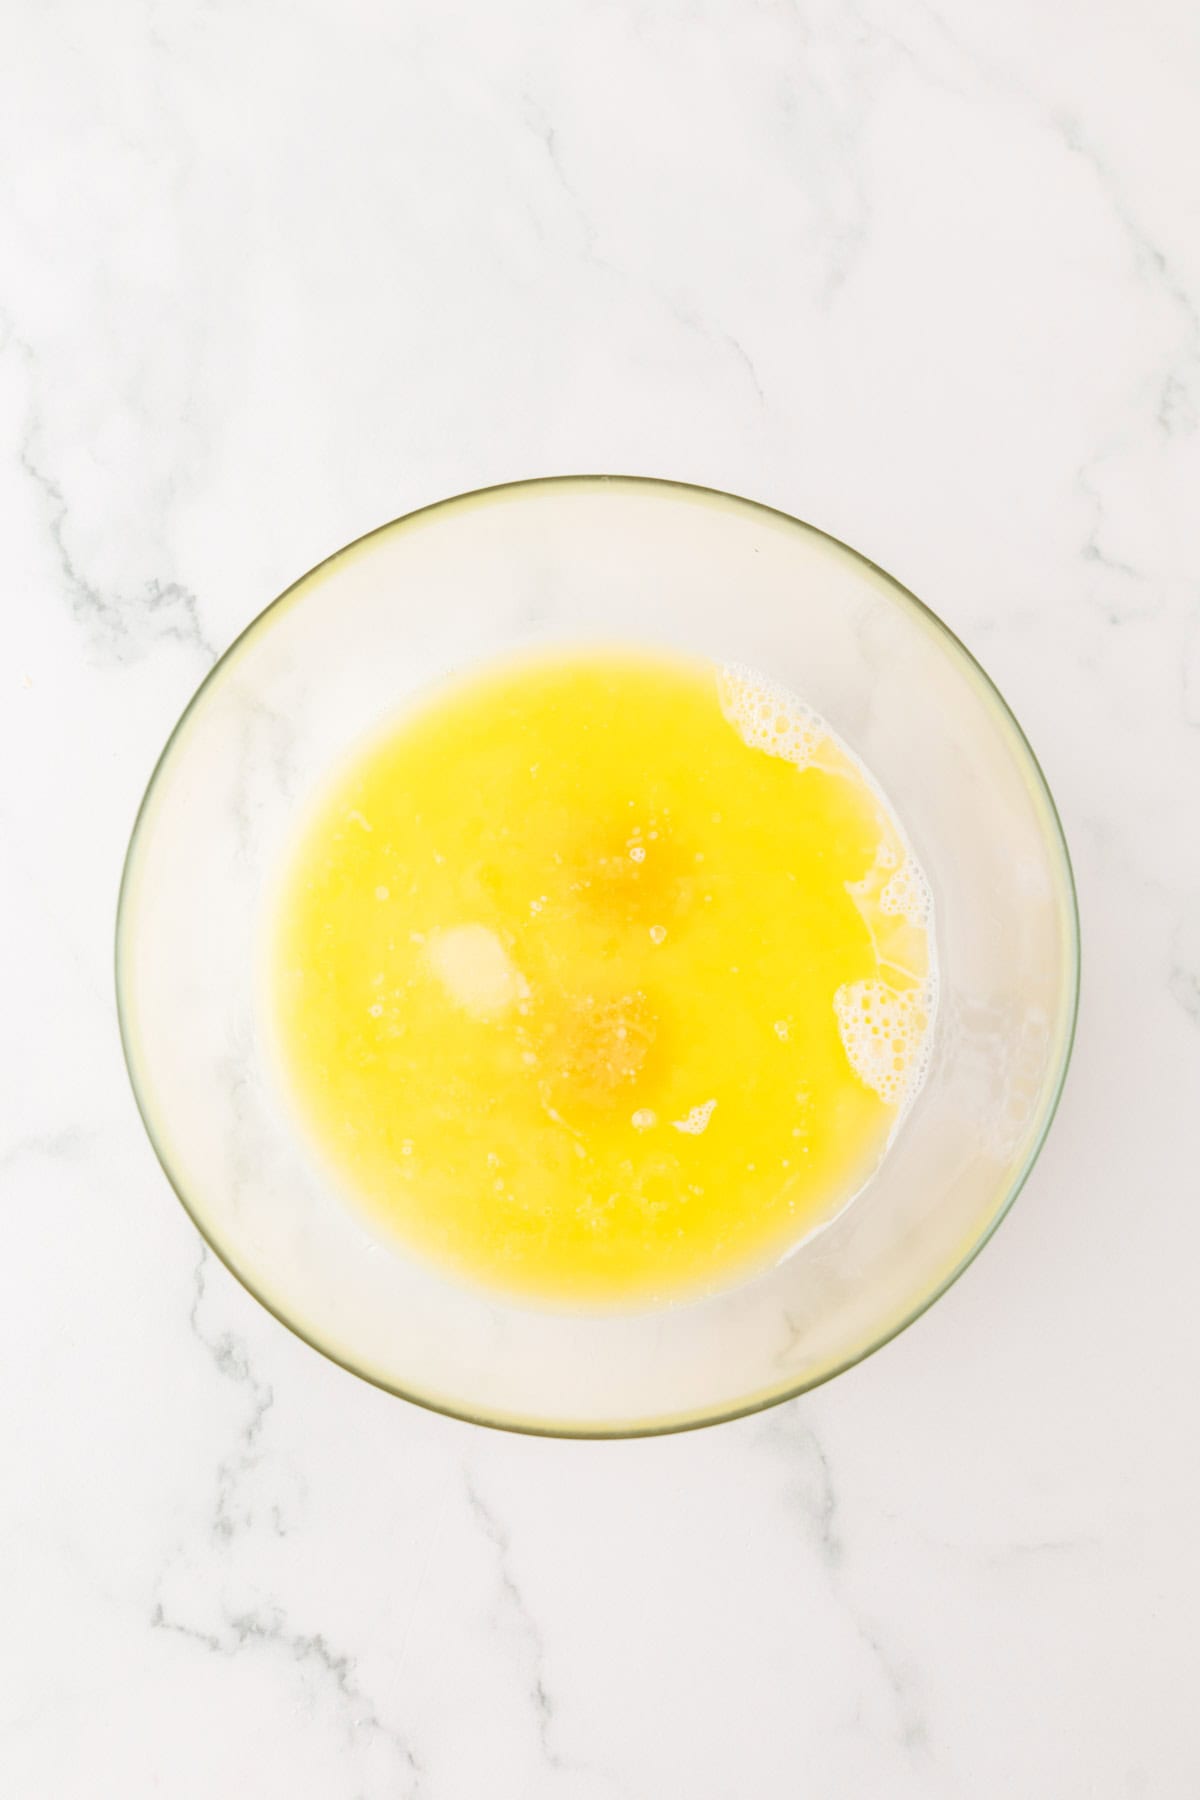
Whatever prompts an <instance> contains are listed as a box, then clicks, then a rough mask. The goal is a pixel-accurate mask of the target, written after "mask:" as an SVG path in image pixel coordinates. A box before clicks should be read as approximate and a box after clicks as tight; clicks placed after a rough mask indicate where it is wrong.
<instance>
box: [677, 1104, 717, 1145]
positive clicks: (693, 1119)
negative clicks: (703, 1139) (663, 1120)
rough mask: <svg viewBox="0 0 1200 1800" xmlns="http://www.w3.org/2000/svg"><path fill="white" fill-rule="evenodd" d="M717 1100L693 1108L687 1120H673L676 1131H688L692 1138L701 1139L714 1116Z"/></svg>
mask: <svg viewBox="0 0 1200 1800" xmlns="http://www.w3.org/2000/svg"><path fill="white" fill-rule="evenodd" d="M716 1104H717V1103H716V1101H715V1100H706V1101H705V1102H704V1104H703V1106H693V1108H692V1110H691V1112H690V1113H689V1114H688V1116H687V1118H686V1119H672V1120H671V1123H672V1125H674V1127H675V1129H676V1131H686V1132H687V1133H688V1134H689V1135H690V1136H691V1137H699V1135H700V1133H701V1132H702V1131H703V1130H704V1128H705V1127H706V1125H707V1124H708V1121H709V1120H710V1119H711V1118H712V1116H713V1109H714V1108H715V1106H716Z"/></svg>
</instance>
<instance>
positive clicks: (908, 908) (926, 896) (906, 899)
mask: <svg viewBox="0 0 1200 1800" xmlns="http://www.w3.org/2000/svg"><path fill="white" fill-rule="evenodd" d="M879 907H880V911H881V912H885V913H901V914H902V915H903V917H904V918H905V919H906V920H907V921H908V923H909V924H910V925H916V926H917V927H918V928H921V927H925V928H928V926H929V923H930V920H931V919H932V917H933V895H932V894H931V893H930V891H929V882H928V881H927V880H926V877H925V871H924V869H922V868H921V867H920V865H919V864H918V863H915V862H914V861H913V859H912V857H911V856H910V857H908V858H906V860H905V861H904V862H903V863H902V864H901V865H900V867H899V868H898V869H897V870H896V873H895V874H894V875H892V876H891V877H890V878H889V879H888V880H887V881H886V882H885V883H884V887H883V892H882V893H881V894H880V896H879Z"/></svg>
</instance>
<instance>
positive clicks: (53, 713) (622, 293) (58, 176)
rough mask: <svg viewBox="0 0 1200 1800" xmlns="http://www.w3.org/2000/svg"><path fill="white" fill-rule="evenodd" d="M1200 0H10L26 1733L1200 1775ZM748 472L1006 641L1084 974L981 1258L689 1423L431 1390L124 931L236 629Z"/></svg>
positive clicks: (163, 1767) (1047, 1778)
mask: <svg viewBox="0 0 1200 1800" xmlns="http://www.w3.org/2000/svg"><path fill="white" fill-rule="evenodd" d="M1197 19H1198V15H1197V12H1196V9H1195V7H1194V5H1193V4H1191V0H1146V3H1145V4H1142V5H1139V6H1136V7H1135V6H1133V5H1132V4H1130V3H1128V0H1127V3H1124V4H1122V3H1121V0H1008V3H1007V4H1006V5H1003V6H996V5H987V4H984V0H939V3H938V4H936V5H933V6H929V5H926V4H924V0H851V3H843V0H758V3H757V4H755V3H753V0H663V3H662V4H656V3H655V0H641V3H633V4H623V3H621V0H614V3H613V4H607V5H606V4H600V3H599V0H593V3H591V4H584V3H582V0H557V3H555V0H508V4H505V5H503V6H492V5H488V4H486V0H342V3H340V4H334V3H333V0H304V3H302V4H292V5H282V4H269V3H267V0H249V3H248V4H246V5H243V6H228V5H222V4H201V3H199V0H197V3H195V4H192V3H183V4H175V3H173V0H106V3H105V4H104V5H92V4H88V3H87V0H60V3H58V4H54V5H49V4H41V3H40V0H15V3H14V4H13V5H12V6H10V7H9V9H8V11H7V13H6V18H5V58H4V63H5V67H4V70H3V75H2V76H0V80H2V82H3V89H4V92H3V96H2V98H0V145H2V151H3V154H2V157H0V171H2V173H0V243H2V244H3V256H2V258H0V271H2V272H0V309H2V310H0V395H2V404H0V517H2V519H3V558H4V586H3V601H2V606H3V619H4V626H5V655H4V659H3V669H2V671H0V686H2V691H3V700H2V703H0V742H2V746H3V754H2V756H0V831H2V834H3V836H2V843H3V855H2V857H0V916H2V921H3V930H2V931H0V971H2V974H0V993H3V996H4V1022H5V1030H4V1033H3V1048H2V1052H0V1054H2V1056H3V1062H2V1064H0V1076H2V1081H0V1172H2V1185H0V1194H2V1199H3V1218H4V1256H3V1261H2V1263H0V1286H2V1295H0V1333H2V1334H3V1346H4V1348H3V1364H2V1366H3V1371H4V1374H3V1383H2V1388H0V1395H2V1399H0V1407H2V1416H0V1424H2V1441H3V1446H4V1454H3V1463H2V1471H0V1568H2V1575H0V1595H2V1596H3V1610H4V1628H3V1633H2V1635H0V1644H2V1647H0V1668H2V1674H3V1678H2V1680H0V1792H2V1793H3V1795H4V1796H5V1800H141V1796H144V1795H164V1796H170V1800H210V1797H213V1796H220V1797H221V1800H224V1797H226V1796H231V1795H239V1796H240V1795H248V1794H253V1795H254V1796H255V1797H256V1800H285V1797H286V1800H406V1797H409V1796H412V1797H414V1800H416V1797H420V1800H482V1797H486V1800H665V1797H667V1796H675V1795H681V1796H687V1797H688V1800H748V1797H750V1796H753V1797H754V1800H842V1797H843V1796H844V1797H847V1800H876V1797H881V1800H907V1797H909V1796H912V1797H917V1796H920V1797H921V1800H925V1797H927V1796H933V1797H939V1800H940V1797H943V1796H953V1797H958V1796H964V1797H967V1796H969V1797H970V1800H1011V1797H1012V1796H1022V1797H1025V1796H1031V1797H1032V1796H1037V1797H1038V1800H1041V1797H1042V1796H1047V1797H1050V1800H1084V1797H1085V1796H1086V1797H1088V1800H1092V1797H1095V1800H1117V1797H1118V1796H1147V1797H1149V1800H1175V1797H1176V1796H1178V1797H1180V1800H1183V1797H1184V1796H1187V1797H1194V1796H1196V1795H1197V1794H1200V1725H1198V1724H1197V1721H1196V1713H1195V1692H1194V1690H1195V1654H1196V1653H1195V1620H1196V1608H1197V1599H1198V1597H1200V1562H1198V1553H1197V1548H1196V1545H1197V1529H1196V1517H1197V1508H1198V1506H1200V1458H1198V1451H1197V1377H1198V1375H1200V1350H1198V1334H1197V1306H1196V1298H1195V1296H1196V1268H1197V1261H1198V1258H1200V1213H1198V1207H1197V1200H1198V1196H1200V1179H1198V1170H1200V1128H1198V1121H1200V1088H1198V1086H1197V1082H1198V1077H1200V830H1198V814H1200V806H1198V800H1200V523H1198V522H1200V505H1198V504H1197V495H1198V493H1200V437H1198V417H1200V191H1198V190H1200V130H1198V127H1197V110H1196V94H1197V91H1198V89H1200V26H1198V24H1197ZM578 469H607V470H620V471H629V472H634V473H653V474H667V475H674V476H677V477H681V478H683V479H687V480H693V481H700V482H705V483H710V484H713V485H715V486H719V487H726V488H730V489H733V490H735V491H738V492H742V493H746V494H749V495H752V496H754V497H756V498H759V499H763V500H766V501H769V502H772V503H774V504H775V505H778V506H780V507H783V508H785V509H786V510H789V511H792V512H796V513H798V514H800V515H801V516H803V517H806V518H809V519H811V520H813V521H814V522H816V523H818V524H821V525H823V526H825V527H826V528H827V529H829V530H831V531H833V532H835V533H836V534H838V535H839V536H842V537H844V538H846V539H848V540H849V541H850V542H852V543H853V544H855V545H856V546H857V547H858V548H860V549H862V550H864V551H865V552H866V553H867V554H868V555H870V556H871V557H873V558H875V559H876V560H877V561H879V562H881V563H882V564H884V566H885V567H887V568H889V569H891V570H893V571H894V572H895V573H896V574H897V575H899V576H900V577H901V579H902V580H904V581H905V582H907V583H908V584H909V585H910V586H911V587H913V588H915V589H916V591H917V592H918V593H920V594H921V595H922V597H923V598H925V599H926V600H927V601H928V602H929V603H930V604H931V605H932V606H934V607H935V608H936V609H937V610H938V611H939V612H940V613H941V614H942V615H943V616H944V617H945V618H946V619H947V620H948V621H949V623H950V624H951V625H952V626H953V627H954V628H955V630H957V631H958V632H959V633H960V634H961V635H962V636H963V637H964V638H965V639H966V640H967V642H968V643H969V645H970V646H971V648H972V649H974V650H975V651H976V652H977V653H978V654H979V655H980V656H981V658H982V659H983V660H984V662H985V663H986V665H987V666H988V668H989V669H990V671H991V673H992V674H993V675H994V676H995V678H996V679H997V681H998V682H999V684H1000V686H1001V688H1002V689H1003V690H1004V692H1005V693H1006V694H1007V696H1008V697H1009V699H1010V700H1011V702H1012V704H1013V705H1014V707H1015V709H1016V711H1017V713H1018V715H1019V717H1020V718H1021V720H1022V721H1023V723H1024V724H1025V726H1026V727H1027V729H1028V731H1029V733H1030V735H1031V737H1032V739H1033V742H1034V744H1035V747H1036V749H1037V751H1038V753H1039V755H1040V756H1041V758H1042V760H1043V762H1044V765H1045V768H1046V771H1047V774H1048V776H1049V779H1050V782H1051V785H1052V786H1053V788H1054V790H1055V793H1056V795H1057V797H1058V799H1059V801H1060V804H1061V808H1062V812H1063V816H1064V821H1065V824H1066V828H1067V833H1068V837H1069V839H1070V842H1071V845H1072V849H1073V851H1074V855H1075V859H1076V865H1077V873H1078V877H1079V882H1080V891H1081V904H1082V912H1083V925H1084V940H1085V984H1084V999H1083V1010H1082V1017H1081V1030H1080V1037H1079V1043H1078V1048H1077V1052H1076V1057H1075V1065H1074V1069H1073V1072H1072V1076H1071V1079H1070V1082H1069V1084H1068V1089H1067V1094H1066V1099H1065V1102H1064V1105H1063V1108H1062V1112H1061V1114H1060V1117H1059V1120H1058V1123H1057V1125H1056V1128H1055V1130H1054V1132H1053V1134H1052V1137H1051V1140H1050V1143H1049V1146H1048V1148H1047V1150H1046V1152H1045V1154H1044V1156H1043V1158H1042V1160H1041V1163H1040V1165H1039V1167H1038V1169H1037V1170H1036V1172H1035V1175H1034V1178H1033V1179H1032V1181H1031V1182H1030V1184H1029V1186H1028V1189H1027V1190H1026V1193H1025V1195H1024V1196H1023V1198H1022V1199H1021V1201H1020V1203H1019V1205H1018V1206H1017V1208H1016V1210H1015V1211H1014V1213H1013V1215H1012V1217H1011V1219H1010V1220H1009V1221H1008V1222H1007V1223H1006V1224H1005V1226H1004V1228H1003V1230H1002V1231H1001V1232H1000V1234H999V1236H998V1238H997V1239H996V1241H995V1243H994V1244H993V1245H992V1246H991V1247H990V1248H989V1249H988V1250H987V1251H986V1253H985V1254H984V1256H983V1257H982V1258H981V1260H980V1261H979V1262H978V1263H977V1264H976V1265H975V1266H974V1267H973V1268H972V1269H971V1270H970V1272H969V1273H968V1274H967V1276H966V1277H965V1278H964V1279H963V1281H962V1282H961V1283H960V1284H959V1286H958V1287H957V1288H956V1289H955V1290H954V1291H953V1292H952V1293H951V1294H950V1295H949V1296H948V1297H947V1298H946V1299H945V1300H944V1301H943V1302H942V1303H941V1304H939V1305H938V1306H937V1307H935V1308H934V1310H933V1312H932V1313H930V1314H929V1315H928V1316H927V1317H926V1318H924V1319H923V1320H922V1321H921V1322H920V1323H919V1324H918V1325H916V1326H915V1327H914V1328H913V1329H911V1330H910V1331H909V1332H908V1333H907V1334H906V1335H905V1336H904V1337H902V1338H901V1339H900V1340H899V1341H898V1342H897V1343H895V1344H894V1345H892V1346H891V1347H890V1348H888V1349H887V1350H885V1351H883V1352H881V1353H880V1354H879V1355H878V1356H876V1357H875V1358H873V1359H872V1360H871V1361H869V1362H868V1363H867V1364H865V1365H864V1366H862V1367H861V1368H859V1369H857V1370H856V1371H854V1372H853V1373H852V1374H850V1375H848V1376H845V1377H843V1378H842V1379H840V1380H838V1381H836V1382H835V1383H833V1384H832V1385H831V1386H830V1387H828V1388H826V1389H823V1390H822V1391H820V1392H819V1393H817V1394H814V1395H812V1396H810V1397H809V1398H808V1399H806V1400H803V1401H800V1402H797V1403H794V1404H791V1405H788V1406H785V1407H782V1408H780V1409H778V1410H777V1411H775V1412H772V1413H769V1414H766V1415H764V1416H762V1417H760V1418H758V1419H754V1420H750V1421H747V1422H744V1423H742V1424H739V1425H734V1426H728V1427H724V1428H720V1429H716V1430H712V1431H708V1432H701V1433H699V1434H696V1435H693V1436H688V1437H683V1438H676V1439H665V1440H658V1441H649V1442H642V1443H630V1444H612V1445H605V1444H599V1445H579V1444H574V1445H573V1444H556V1443H551V1442H541V1441H533V1440H521V1439H516V1438H506V1437H503V1436H499V1435H493V1434H488V1433H486V1432H483V1431H479V1430H473V1429H470V1428H468V1427H465V1426H461V1425H457V1424H454V1423H451V1422H448V1421H445V1420H442V1419H438V1418H434V1417H431V1416H427V1415H425V1414H423V1413H421V1412H419V1411H417V1410H415V1409H414V1408H411V1407H408V1406H406V1405H404V1404H402V1403H400V1402H398V1401H394V1400H390V1399H388V1398H387V1397H385V1396H384V1395H382V1394H379V1393H376V1392H374V1391H373V1390H371V1389H370V1388H368V1387H366V1386H365V1385H363V1384H361V1383H359V1382H357V1381H355V1380H353V1379H352V1378H351V1377H349V1376H347V1375H345V1374H343V1373H341V1372H340V1371H338V1370H337V1369H335V1368H333V1367H332V1366H330V1365H328V1364H326V1363H325V1362H323V1361H322V1360H321V1359H320V1358H319V1357H318V1356H316V1355H314V1354H313V1353H312V1352H311V1351H309V1350H307V1349H306V1348H305V1347H304V1346H303V1345H302V1344H300V1343H299V1342H297V1341H296V1340H294V1339H293V1338H291V1337H290V1336H289V1335H288V1334H287V1332H285V1331H284V1330H282V1329H281V1328H280V1327H279V1326H277V1325H276V1324H274V1323H273V1322H272V1320H271V1319H269V1318H268V1317H267V1316H266V1315H265V1314H264V1313H262V1312H261V1311H259V1309H258V1308H257V1307H256V1305H255V1304H254V1303H253V1302H252V1301H251V1300H250V1299H249V1298H248V1297H247V1296H246V1295H245V1294H244V1293H243V1292H242V1291H241V1290H240V1288H238V1287H237V1286H236V1285H235V1284H234V1283H233V1281H232V1280H231V1279H230V1278H228V1277H227V1276H226V1275H225V1273H224V1271H223V1270H222V1269H221V1268H220V1267H218V1266H217V1265H216V1264H215V1263H214V1262H213V1260H212V1259H211V1258H208V1257H206V1256H205V1254H204V1253H203V1251H202V1249H201V1247H200V1245H199V1242H198V1240H197V1238H196V1236H195V1233H194V1232H193V1230H192V1228H191V1226H190V1225H189V1223H188V1221H187V1219H186V1218H185V1217H184V1215H183V1213H182V1211H181V1210H180V1208H179V1207H178V1206H177V1205H176V1203H175V1201H174V1200H173V1198H172V1197H171V1195H170V1193H169V1191H168V1189H167V1185H166V1182H165V1180H164V1178H163V1177H162V1175H161V1174H160V1172H159V1169H158V1167H157V1164H156V1163H155V1161H154V1158H153V1156H152V1154H151V1152H150V1149H149V1146H148V1145H147V1143H146V1141H145V1139H144V1137H143V1135H142V1132H141V1128H140V1126H139V1123H138V1121H137V1118H136V1115H135V1112H134V1108H133V1104H132V1101H131V1098H130V1096H129V1093H128V1091H127V1084H126V1080H125V1075H124V1071H123V1068H122V1065H121V1060H120V1055H119V1051H118V1046H117V1037H116V1029H115V1023H114V1004H113V992H112V979H111V972H110V970H111V939H112V924H113V912H114V903H115V894H116V886H117V879H118V874H119V870H120V864H121V859H122V855H123V852H124V848H125V841H126V837H127V833H128V829H129V826H130V823H131V820H132V816H133V813H134V810H135V808H136V805H137V802H138V799H139V797H140V794H141V790H142V786H143V783H144V781H145V778H146V776H147V774H148V772H149V768H150V766H151V764H152V762H153V760H154V758H155V756H156V754H157V752H158V749H159V747H160V745H161V743H162V740H163V738H164V737H165V735H166V732H167V730H168V729H169V727H170V725H171V723H172V722H173V720H174V718H175V716H176V714H177V712H178V710H179V708H180V707H181V705H182V703H183V702H184V700H185V699H186V698H187V696H188V694H189V693H190V691H191V690H192V688H193V687H194V685H195V684H196V682H197V680H198V679H199V678H200V676H201V675H202V674H203V673H204V671H205V670H206V669H207V668H208V666H209V664H210V663H211V661H212V659H213V657H214V655H215V654H216V653H217V652H218V651H219V650H220V649H221V648H222V647H223V646H224V645H226V644H227V643H228V642H229V640H230V639H231V638H232V637H233V635H234V634H235V633H236V632H237V631H238V630H240V628H241V627H242V626H243V625H244V624H245V623H246V622H247V621H248V620H249V619H250V618H251V617H252V616H253V614H254V613H255V612H256V611H258V609H259V608H260V607H261V606H262V605H263V604H264V603H265V602H266V601H267V600H268V599H269V598H270V597H271V596H272V595H274V594H275V593H276V592H277V591H278V590H279V589H280V588H281V587H282V586H284V585H285V584H286V583H287V582H288V581H290V580H291V579H292V578H294V577H295V576H296V575H297V574H299V573H300V572H301V571H302V570H304V569H305V568H307V567H308V566H309V565H311V564H312V563H313V562H315V561H317V560H318V559H319V558H321V557H322V556H324V555H325V554H326V553H327V552H329V551H330V550H332V549H334V548H335V547H336V546H338V545H339V544H342V543H343V542H345V541H346V540H348V539H349V538H352V537H354V536H355V535H356V534H358V533H360V532H362V531H363V530H365V529H367V528H368V527H370V526H373V525H375V524H377V523H379V522H380V521H382V520H384V519H386V518H389V517H391V516H393V515H395V514H397V513H400V512H403V511H406V510H408V509H409V508H411V507H413V506H415V505H418V504H421V503H424V502H426V501H428V500H431V499H435V498H437V497H438V496H440V495H443V494H447V493H452V492H456V491H460V490H463V489H466V488H470V487H475V486H478V485H480V484H483V483H487V482H491V481H495V480H502V479H507V478H511V477H515V476H520V475H525V474H532V473H548V472H553V471H558V470H578Z"/></svg>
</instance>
